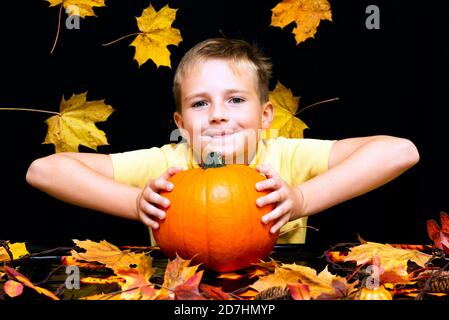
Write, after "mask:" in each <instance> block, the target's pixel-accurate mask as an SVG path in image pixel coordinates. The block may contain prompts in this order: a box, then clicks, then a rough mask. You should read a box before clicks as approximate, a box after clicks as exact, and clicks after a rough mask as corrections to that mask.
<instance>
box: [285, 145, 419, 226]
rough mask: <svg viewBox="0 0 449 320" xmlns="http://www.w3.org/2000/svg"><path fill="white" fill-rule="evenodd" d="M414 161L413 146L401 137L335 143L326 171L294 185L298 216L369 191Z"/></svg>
mask: <svg viewBox="0 0 449 320" xmlns="http://www.w3.org/2000/svg"><path fill="white" fill-rule="evenodd" d="M418 161H419V153H418V151H417V149H416V147H415V145H414V144H413V143H412V142H411V141H410V140H407V139H403V138H397V137H392V136H371V137H362V138H350V139H343V140H339V141H336V142H335V143H334V145H333V146H332V148H331V152H330V156H329V170H328V171H326V172H324V173H322V174H320V175H318V176H316V177H314V178H312V179H310V180H308V181H305V182H304V183H302V184H300V185H299V186H297V188H298V189H299V190H300V191H301V193H302V195H303V200H304V202H303V210H302V216H308V215H312V214H315V213H317V212H320V211H323V210H325V209H327V208H330V207H332V206H334V205H336V204H338V203H341V202H343V201H346V200H349V199H351V198H354V197H356V196H359V195H361V194H364V193H366V192H368V191H371V190H373V189H375V188H377V187H379V186H381V185H383V184H385V183H387V182H389V181H391V180H393V179H394V178H396V177H397V176H399V175H400V174H402V173H403V172H404V171H406V170H407V169H409V168H410V167H412V166H413V165H415V164H416V163H417V162H418ZM294 218H299V217H294Z"/></svg>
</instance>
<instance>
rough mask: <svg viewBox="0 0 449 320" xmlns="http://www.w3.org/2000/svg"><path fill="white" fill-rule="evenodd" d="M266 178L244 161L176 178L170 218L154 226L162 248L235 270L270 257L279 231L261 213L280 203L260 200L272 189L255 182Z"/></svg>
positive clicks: (169, 253)
mask: <svg viewBox="0 0 449 320" xmlns="http://www.w3.org/2000/svg"><path fill="white" fill-rule="evenodd" d="M264 179H265V178H264V177H263V176H262V175H260V174H259V173H258V172H257V171H256V170H254V169H252V168H250V167H248V166H244V165H227V166H224V167H220V168H208V169H190V170H185V171H181V172H178V173H176V174H175V175H174V176H172V177H171V178H170V181H171V182H172V183H173V184H174V186H175V187H174V189H173V190H172V191H171V192H165V191H164V192H161V193H160V194H161V195H162V196H163V197H166V198H167V199H169V200H170V206H169V207H168V208H167V209H166V212H167V215H166V218H165V219H164V220H162V221H158V222H159V229H158V230H153V233H154V238H155V240H156V242H157V244H158V245H159V247H160V248H161V250H162V252H164V254H165V255H166V256H168V257H169V258H170V259H174V258H175V257H176V253H177V254H178V255H179V256H180V257H182V258H184V259H191V258H193V262H194V263H202V264H203V265H204V266H205V267H206V268H208V269H212V270H215V271H218V272H229V271H234V270H238V269H241V268H245V267H248V266H249V265H250V264H251V263H253V262H257V261H258V260H259V259H262V258H264V257H266V256H267V255H268V254H269V253H270V252H271V250H272V249H273V246H274V244H275V243H276V240H277V238H278V234H270V227H271V226H272V225H273V223H269V224H267V225H264V224H263V223H262V221H261V217H262V216H263V215H264V214H266V213H268V212H270V211H271V210H273V209H274V205H266V206H264V207H263V208H259V207H257V206H256V199H257V198H259V197H261V196H263V195H265V194H268V191H262V192H260V191H257V190H256V188H255V184H256V182H258V181H261V180H264Z"/></svg>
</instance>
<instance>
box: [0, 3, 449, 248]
mask: <svg viewBox="0 0 449 320" xmlns="http://www.w3.org/2000/svg"><path fill="white" fill-rule="evenodd" d="M278 2H280V1H279V0H273V1H243V0H240V1H234V0H226V1H225V0H220V1H215V0H214V1H212V0H209V1H181V0H179V1H172V0H170V1H167V0H164V1H162V0H157V1H151V4H152V5H153V6H154V7H155V8H156V9H157V10H159V9H160V8H162V7H163V6H165V5H166V4H167V3H168V4H169V5H170V7H171V8H178V11H177V17H176V20H175V22H174V24H173V27H175V28H178V29H180V31H181V35H182V37H183V41H182V42H181V43H180V45H179V46H169V50H170V51H171V53H172V54H171V61H172V66H173V67H176V65H177V63H178V62H179V60H180V58H181V57H182V55H183V54H184V53H185V52H186V51H187V50H188V49H189V48H190V47H191V46H193V45H194V44H196V43H197V42H199V41H202V40H204V39H206V38H210V37H220V36H226V37H229V38H233V37H236V38H242V39H246V40H248V41H251V42H256V43H258V44H259V45H260V46H261V47H262V48H263V50H264V51H265V52H266V53H267V54H268V55H269V56H271V57H272V60H273V63H274V74H273V79H272V81H271V88H270V89H273V88H274V86H275V84H276V82H277V81H280V82H281V83H283V84H284V85H285V86H287V87H289V88H291V89H292V91H293V93H294V95H295V96H301V100H300V108H302V107H305V106H307V105H310V104H312V103H314V102H318V101H321V100H325V99H329V98H334V97H339V98H340V100H339V101H338V102H333V103H329V104H324V105H321V106H319V107H316V108H313V109H309V110H307V111H305V112H304V113H303V114H302V115H301V118H302V119H303V120H304V121H305V122H306V124H307V125H308V126H309V127H310V129H309V130H306V131H305V136H306V137H310V138H320V139H342V138H347V137H355V136H366V135H376V134H389V135H394V136H399V137H405V138H408V139H410V140H412V141H413V142H414V143H415V144H416V145H417V147H418V149H419V151H420V155H421V160H420V162H419V164H418V165H416V166H415V167H413V168H412V169H410V170H409V171H407V172H406V173H405V174H403V175H401V176H400V177H399V178H397V179H396V180H394V181H393V182H391V183H388V184H387V185H385V186H383V187H381V188H379V189H377V190H375V191H373V192H370V193H368V194H365V195H363V196H360V197H358V198H356V199H353V200H350V201H347V202H345V203H343V204H340V205H338V206H335V207H333V208H331V209H328V210H326V211H325V212H323V213H320V214H318V215H315V216H313V217H311V218H310V220H309V224H310V225H311V226H314V227H316V228H319V230H320V231H319V232H316V231H313V230H309V231H308V239H307V242H308V244H309V245H311V246H312V247H315V248H327V247H328V246H329V245H332V244H335V243H337V242H348V241H351V242H352V241H355V240H356V235H357V234H360V235H361V236H362V237H363V238H365V239H367V240H371V241H377V242H390V243H427V242H429V240H428V238H427V234H426V230H425V222H426V220H427V219H430V218H438V213H439V212H440V211H449V197H448V194H447V190H448V188H447V181H448V179H447V178H448V175H449V169H448V168H447V147H448V143H447V138H448V136H449V135H448V133H447V131H446V120H445V117H444V116H443V113H444V111H445V109H446V108H447V105H448V103H447V97H446V93H445V92H444V91H445V90H446V89H447V87H448V81H447V69H448V68H447V66H448V57H449V54H448V46H447V45H448V41H449V32H448V24H447V21H446V19H445V14H446V12H447V10H445V9H444V8H443V7H442V5H443V3H444V2H443V1H437V2H434V3H432V4H431V5H432V7H430V3H429V4H424V3H423V2H422V1H421V2H418V1H398V0H391V1H365V0H363V1H355V0H354V1H346V0H344V1H343V0H341V1H330V3H331V6H332V13H333V22H329V21H322V22H321V24H320V26H319V27H318V32H317V33H316V35H315V39H308V40H307V41H306V42H304V43H301V44H299V45H296V42H295V39H294V35H293V34H292V33H291V30H292V29H293V27H294V26H293V24H292V25H289V26H288V27H286V28H285V29H284V30H282V29H280V28H274V27H269V24H270V18H271V11H270V9H271V8H273V7H274V6H275V5H276V4H277V3H278ZM149 3H150V2H149V1H141V0H139V1H122V0H107V1H106V4H107V5H108V6H107V7H104V8H96V9H95V12H96V14H97V17H87V18H85V19H82V20H81V23H80V24H81V28H80V29H79V30H68V29H65V28H62V29H61V34H60V38H59V42H58V44H57V47H56V49H55V51H54V53H53V54H50V49H51V47H52V44H53V40H54V37H55V34H56V30H57V20H58V11H59V9H58V8H48V3H47V2H46V1H43V0H42V1H39V0H36V1H9V2H3V1H2V6H5V5H6V7H3V9H2V10H1V11H0V24H1V25H0V26H1V28H0V35H1V37H0V41H1V42H0V43H1V59H0V70H1V77H2V82H1V86H0V107H17V108H19V107H21V108H38V109H45V110H51V111H58V110H59V103H60V100H61V97H62V95H65V97H66V98H69V97H70V96H71V95H72V94H74V93H75V94H79V93H82V92H86V91H88V100H96V99H106V103H108V104H110V105H112V107H113V108H114V109H115V112H114V113H113V114H112V115H111V116H110V117H109V119H108V120H107V121H106V122H103V123H98V124H97V126H98V127H99V128H100V129H102V130H104V131H105V132H106V135H107V137H108V141H109V145H107V146H101V147H99V148H98V152H100V153H113V152H123V151H128V150H134V149H140V148H148V147H151V146H161V145H163V144H165V143H167V142H169V139H168V137H169V132H170V130H172V129H173V124H172V123H171V117H172V113H173V109H174V104H173V101H172V97H171V83H172V78H173V69H170V68H167V67H159V68H157V67H156V65H155V64H154V63H153V62H152V61H148V62H147V63H145V64H144V65H142V66H141V67H140V68H139V67H138V64H137V62H136V61H135V60H133V56H134V48H133V47H129V44H130V43H131V41H132V39H133V38H134V37H131V38H127V39H126V40H123V41H121V42H118V43H116V44H114V45H111V46H108V47H103V46H102V45H101V44H102V43H106V42H109V41H112V40H114V39H117V38H119V37H121V36H123V35H126V34H130V33H133V32H137V31H138V30H137V25H136V21H135V17H136V16H140V15H141V13H142V10H143V9H144V8H146V7H148V5H149ZM371 4H374V5H377V6H378V7H379V9H380V30H368V29H367V28H366V27H365V20H366V18H367V17H368V14H366V13H365V9H366V7H367V6H368V5H371ZM65 18H66V15H65V14H63V21H62V22H63V23H64V19H65ZM49 116H50V115H47V114H39V113H31V112H19V111H0V143H1V149H0V150H1V157H0V170H2V176H1V182H0V201H1V203H0V238H2V239H9V240H12V241H27V242H29V243H34V244H42V245H47V246H59V245H65V244H72V242H71V240H70V239H85V238H89V239H92V240H101V239H106V240H108V241H109V242H112V243H114V244H143V245H146V244H148V243H149V236H148V233H147V231H146V228H145V227H144V226H143V225H141V224H140V223H139V222H135V221H128V220H124V219H120V218H116V217H112V216H109V215H106V214H103V213H98V212H94V211H91V210H86V209H83V208H78V207H75V206H72V205H69V204H66V203H63V202H61V201H59V200H56V199H54V198H52V197H50V196H49V195H47V194H45V193H43V192H41V191H39V190H37V189H34V188H32V187H31V186H29V185H28V184H27V183H26V181H25V174H26V171H27V168H28V166H29V165H30V163H31V162H32V161H33V160H34V159H36V158H39V157H42V156H46V155H49V154H51V153H53V152H54V146H53V145H44V144H42V142H43V141H44V138H45V135H46V131H47V126H46V124H45V123H44V121H45V119H47V118H48V117H49ZM80 151H82V152H95V151H93V150H90V149H88V148H85V147H80Z"/></svg>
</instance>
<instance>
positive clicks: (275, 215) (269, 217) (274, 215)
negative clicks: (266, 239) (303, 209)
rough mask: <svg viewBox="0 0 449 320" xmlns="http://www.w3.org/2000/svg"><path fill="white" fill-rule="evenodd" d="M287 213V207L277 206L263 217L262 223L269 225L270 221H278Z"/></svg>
mask: <svg viewBox="0 0 449 320" xmlns="http://www.w3.org/2000/svg"><path fill="white" fill-rule="evenodd" d="M286 212H287V210H286V208H285V206H277V207H276V208H274V209H273V210H272V211H271V212H269V213H267V214H265V215H264V216H263V217H262V222H263V223H264V224H267V223H268V222H270V221H273V220H277V219H279V218H280V217H282V216H283V215H284V214H285V213H286Z"/></svg>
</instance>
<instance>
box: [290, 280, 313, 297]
mask: <svg viewBox="0 0 449 320" xmlns="http://www.w3.org/2000/svg"><path fill="white" fill-rule="evenodd" d="M287 288H288V289H289V292H290V295H291V297H292V298H293V300H310V299H311V297H310V290H309V286H308V285H306V284H301V283H295V284H288V285H287Z"/></svg>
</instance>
